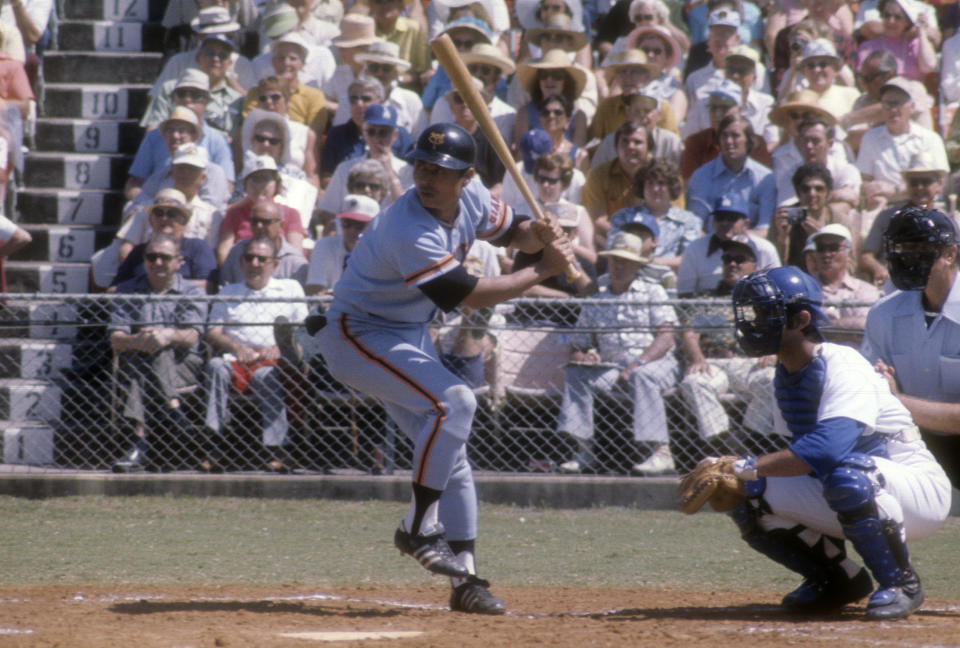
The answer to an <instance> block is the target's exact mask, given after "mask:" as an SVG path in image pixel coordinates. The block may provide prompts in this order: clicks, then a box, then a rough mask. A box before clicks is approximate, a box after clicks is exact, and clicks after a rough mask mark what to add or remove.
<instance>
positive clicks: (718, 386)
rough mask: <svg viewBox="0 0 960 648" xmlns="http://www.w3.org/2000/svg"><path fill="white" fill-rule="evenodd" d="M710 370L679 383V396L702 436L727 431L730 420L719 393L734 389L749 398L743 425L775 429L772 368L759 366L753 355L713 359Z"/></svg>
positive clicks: (768, 430)
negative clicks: (750, 356) (749, 356)
mask: <svg viewBox="0 0 960 648" xmlns="http://www.w3.org/2000/svg"><path fill="white" fill-rule="evenodd" d="M707 364H708V365H710V369H711V373H709V374H707V373H703V372H701V373H693V374H687V375H686V376H684V378H683V380H682V381H681V382H680V396H681V398H683V401H684V403H685V404H686V406H687V407H688V408H689V409H690V412H691V413H692V414H693V416H694V419H695V420H696V421H697V432H698V434H699V435H700V438H701V439H709V438H710V437H713V436H716V435H718V434H722V433H723V432H727V431H729V429H730V420H729V417H728V416H727V412H726V410H725V409H724V408H723V404H722V403H720V398H719V396H720V394H723V393H726V392H733V393H735V394H737V395H739V396H741V397H742V398H743V399H744V400H745V401H746V409H745V411H744V414H743V425H744V427H746V428H747V429H748V430H751V431H753V432H758V433H760V434H766V435H769V434H770V433H771V431H772V430H773V407H774V401H773V389H772V385H773V373H774V369H773V367H764V368H759V367H757V361H756V359H754V358H710V359H708V360H707Z"/></svg>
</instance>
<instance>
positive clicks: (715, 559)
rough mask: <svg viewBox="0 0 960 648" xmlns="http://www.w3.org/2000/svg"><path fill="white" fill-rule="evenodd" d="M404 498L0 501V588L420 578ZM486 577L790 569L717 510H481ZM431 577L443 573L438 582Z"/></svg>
mask: <svg viewBox="0 0 960 648" xmlns="http://www.w3.org/2000/svg"><path fill="white" fill-rule="evenodd" d="M403 511H404V506H403V505H400V504H396V503H390V502H342V501H328V500H323V501H312V500H262V499H233V498H210V499H201V498H165V497H113V498H102V497H70V498H59V499H47V500H25V499H17V498H12V497H0V585H27V584H50V583H62V584H72V583H78V584H79V583H142V584H151V583H157V584H171V583H212V584H218V583H240V584H272V583H275V584H279V583H301V584H304V585H327V586H334V585H363V584H384V585H416V584H422V583H424V582H426V581H428V580H429V579H430V576H429V575H428V574H427V573H426V572H424V571H423V570H422V569H421V568H420V567H419V566H417V565H416V563H414V562H413V561H412V560H410V559H409V558H404V557H401V556H400V555H399V553H397V551H396V550H395V549H394V548H393V546H392V538H393V530H394V528H395V527H396V524H397V522H398V520H399V518H400V517H401V516H402V514H403ZM480 517H481V519H480V524H481V535H480V544H479V547H478V549H479V553H480V556H479V557H480V561H481V568H482V573H483V574H484V575H485V576H487V577H489V578H490V579H491V580H493V581H495V582H496V583H497V584H498V585H501V586H505V585H513V586H547V585H559V586H570V587H639V586H653V587H676V588H690V589H704V588H710V589H733V590H761V591H773V592H777V591H783V590H785V589H789V588H790V587H792V586H794V585H795V584H796V582H797V577H796V576H795V575H793V574H791V573H790V572H787V571H786V570H785V569H783V568H781V567H779V566H777V565H775V564H773V563H772V562H770V561H769V560H767V559H765V558H763V557H762V556H760V555H758V554H756V553H754V552H753V551H752V550H750V549H749V548H748V547H747V546H746V545H745V544H744V543H743V542H742V541H741V540H740V539H739V536H738V534H737V531H736V529H735V528H734V526H733V524H732V523H731V522H730V521H729V520H728V519H727V518H726V517H725V516H721V515H716V514H701V515H696V516H692V517H687V516H683V515H681V514H679V513H671V512H663V511H637V510H632V509H622V508H603V509H590V510H554V509H534V508H519V507H508V506H492V505H489V506H484V507H482V509H481V516H480ZM958 545H960V520H958V519H956V518H951V519H949V520H948V521H947V523H946V524H945V525H944V527H943V529H941V530H940V531H939V532H938V533H937V534H935V535H934V536H933V537H932V538H929V539H927V540H925V541H923V542H915V543H912V544H911V547H910V549H911V551H912V554H913V559H914V563H915V565H916V567H917V569H918V571H919V572H920V574H921V576H922V577H923V579H924V586H925V588H926V590H927V592H928V594H929V595H930V596H937V597H944V598H960V562H958V561H957V560H956V547H957V546H958ZM436 582H439V579H437V580H436Z"/></svg>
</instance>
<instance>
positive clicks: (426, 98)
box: [421, 16, 493, 110]
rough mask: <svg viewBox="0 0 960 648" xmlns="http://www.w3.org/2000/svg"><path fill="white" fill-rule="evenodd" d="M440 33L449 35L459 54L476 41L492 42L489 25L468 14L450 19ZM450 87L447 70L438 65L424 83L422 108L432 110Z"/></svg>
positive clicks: (470, 47) (468, 48)
mask: <svg viewBox="0 0 960 648" xmlns="http://www.w3.org/2000/svg"><path fill="white" fill-rule="evenodd" d="M441 33H443V34H447V35H448V36H449V37H450V40H451V41H452V42H453V46H454V48H455V49H456V50H457V52H459V53H460V55H461V56H463V55H464V54H466V53H467V52H469V51H470V50H472V49H473V47H474V45H476V44H478V43H486V44H487V45H492V44H493V34H492V33H491V32H490V26H489V25H487V23H485V22H484V21H482V20H480V19H479V18H473V17H469V16H468V17H464V18H457V19H455V20H451V21H450V22H449V23H447V26H446V27H445V28H444V30H443V32H441ZM425 76H426V75H425ZM452 87H453V84H452V83H451V81H450V77H449V76H448V75H447V71H446V70H445V69H443V67H442V66H441V67H438V68H437V70H436V71H434V72H432V73H431V74H430V79H429V80H428V81H427V82H426V83H425V85H424V88H423V94H422V95H421V96H422V98H423V106H424V108H426V109H427V110H433V106H434V104H436V103H437V101H438V100H439V99H440V98H441V97H443V95H445V94H446V93H447V92H448V91H449V90H450V88H452Z"/></svg>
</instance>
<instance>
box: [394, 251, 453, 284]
mask: <svg viewBox="0 0 960 648" xmlns="http://www.w3.org/2000/svg"><path fill="white" fill-rule="evenodd" d="M455 262H456V258H454V256H453V255H452V254H448V255H447V256H445V257H443V258H442V259H440V260H439V261H437V262H436V263H433V264H431V265H428V266H427V267H426V268H421V269H420V270H417V271H416V272H411V273H410V274H408V275H407V276H406V277H404V278H403V280H404V281H405V282H406V283H408V284H411V283H413V282H415V281H416V280H417V279H419V278H420V277H422V276H424V275H427V274H430V273H431V272H436V271H437V270H440V269H442V268H443V266H445V265H447V264H449V263H455Z"/></svg>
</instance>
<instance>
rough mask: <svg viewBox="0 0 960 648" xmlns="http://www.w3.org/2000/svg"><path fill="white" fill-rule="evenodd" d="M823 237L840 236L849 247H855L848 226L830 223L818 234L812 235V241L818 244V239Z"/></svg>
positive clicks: (818, 231) (819, 230)
mask: <svg viewBox="0 0 960 648" xmlns="http://www.w3.org/2000/svg"><path fill="white" fill-rule="evenodd" d="M821 236H839V237H840V238H842V239H843V240H845V241H846V242H847V245H853V235H851V234H850V230H849V229H847V228H846V226H844V225H841V224H840V223H830V224H829V225H824V226H823V227H821V228H820V229H818V230H817V231H816V232H814V233H813V234H811V235H810V239H809V240H811V241H813V242H814V243H816V241H817V239H818V238H820V237H821Z"/></svg>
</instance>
